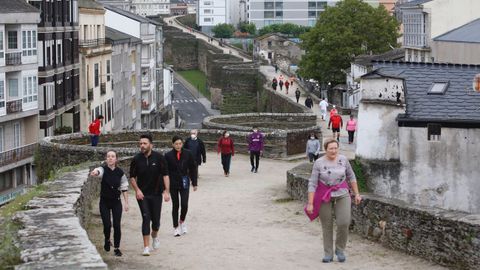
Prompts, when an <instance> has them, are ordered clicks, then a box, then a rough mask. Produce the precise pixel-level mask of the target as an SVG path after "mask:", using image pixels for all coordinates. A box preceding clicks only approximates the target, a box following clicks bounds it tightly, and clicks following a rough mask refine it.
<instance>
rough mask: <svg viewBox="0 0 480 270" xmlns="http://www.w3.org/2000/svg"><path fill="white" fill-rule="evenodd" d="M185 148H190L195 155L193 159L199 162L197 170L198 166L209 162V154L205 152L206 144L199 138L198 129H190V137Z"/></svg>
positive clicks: (186, 140)
mask: <svg viewBox="0 0 480 270" xmlns="http://www.w3.org/2000/svg"><path fill="white" fill-rule="evenodd" d="M183 148H185V149H188V150H190V152H192V155H193V159H194V160H195V162H196V163H197V171H198V166H200V165H202V161H203V163H206V162H207V154H206V152H205V144H204V143H203V141H202V140H201V139H200V138H198V130H196V129H192V131H190V137H189V138H187V139H185V145H184V146H183Z"/></svg>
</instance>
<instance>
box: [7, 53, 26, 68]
mask: <svg viewBox="0 0 480 270" xmlns="http://www.w3.org/2000/svg"><path fill="white" fill-rule="evenodd" d="M21 64H22V52H14V53H5V65H7V66H16V65H21Z"/></svg>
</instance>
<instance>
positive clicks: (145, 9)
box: [132, 0, 170, 16]
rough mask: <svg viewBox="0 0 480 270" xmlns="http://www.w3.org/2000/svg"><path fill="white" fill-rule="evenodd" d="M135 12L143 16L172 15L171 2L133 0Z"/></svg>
mask: <svg viewBox="0 0 480 270" xmlns="http://www.w3.org/2000/svg"><path fill="white" fill-rule="evenodd" d="M132 7H133V10H132V11H133V12H134V13H136V14H138V15H141V16H158V15H169V14H170V0H132Z"/></svg>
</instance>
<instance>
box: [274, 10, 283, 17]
mask: <svg viewBox="0 0 480 270" xmlns="http://www.w3.org/2000/svg"><path fill="white" fill-rule="evenodd" d="M275 17H276V18H282V17H283V11H275Z"/></svg>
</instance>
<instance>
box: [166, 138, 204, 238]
mask: <svg viewBox="0 0 480 270" xmlns="http://www.w3.org/2000/svg"><path fill="white" fill-rule="evenodd" d="M172 145H173V149H172V150H171V151H169V152H168V153H166V154H165V159H166V160H167V166H168V174H169V177H170V195H171V198H172V218H173V228H174V233H173V235H174V236H180V235H182V234H185V233H187V225H186V223H185V219H186V217H187V211H188V196H189V190H190V182H191V183H192V186H193V191H197V178H198V175H197V165H196V162H195V160H194V157H193V155H192V152H190V151H189V150H187V149H184V148H182V147H183V140H182V138H180V137H179V136H174V137H173V139H172ZM179 195H180V200H181V203H180V202H179ZM180 204H181V211H180V228H179V226H178V223H179V220H178V208H179V207H180Z"/></svg>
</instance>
